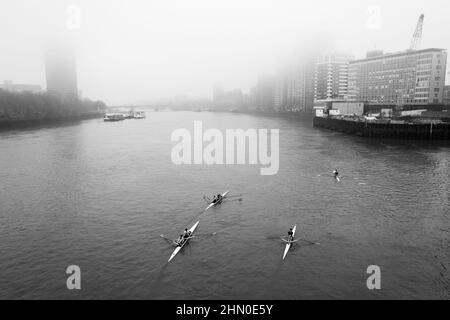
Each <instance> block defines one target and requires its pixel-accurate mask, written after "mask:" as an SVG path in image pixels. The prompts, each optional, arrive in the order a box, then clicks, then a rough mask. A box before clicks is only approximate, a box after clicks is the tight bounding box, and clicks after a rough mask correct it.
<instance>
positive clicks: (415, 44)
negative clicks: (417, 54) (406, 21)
mask: <svg viewBox="0 0 450 320" xmlns="http://www.w3.org/2000/svg"><path fill="white" fill-rule="evenodd" d="M424 17H425V16H424V15H423V14H421V15H420V17H419V21H417V26H416V30H415V31H414V35H413V38H412V41H411V46H410V47H409V49H410V50H416V49H419V47H420V42H421V41H422V29H423V19H424Z"/></svg>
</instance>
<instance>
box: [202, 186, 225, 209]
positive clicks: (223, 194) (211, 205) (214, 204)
mask: <svg viewBox="0 0 450 320" xmlns="http://www.w3.org/2000/svg"><path fill="white" fill-rule="evenodd" d="M228 192H230V191H229V190H227V191H225V192H224V193H222V198H221V199H220V200H219V201H216V202H211V203H210V204H209V205H208V206H207V207H206V209H205V211H207V210H208V209H210V208H212V207H214V206H216V205H218V204H220V203H222V201H223V199H224V198H225V197H226V196H227V194H228Z"/></svg>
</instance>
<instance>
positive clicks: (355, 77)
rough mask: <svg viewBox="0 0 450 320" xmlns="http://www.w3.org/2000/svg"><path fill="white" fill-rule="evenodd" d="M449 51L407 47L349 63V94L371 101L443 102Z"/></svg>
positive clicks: (398, 103)
mask: <svg viewBox="0 0 450 320" xmlns="http://www.w3.org/2000/svg"><path fill="white" fill-rule="evenodd" d="M446 64H447V52H446V51H445V50H443V49H434V48H431V49H423V50H408V51H404V52H398V53H391V54H384V55H375V56H372V57H369V58H365V59H360V60H354V61H351V62H350V64H349V80H348V87H349V88H348V97H349V99H350V100H355V101H363V102H367V103H370V104H391V105H392V104H394V105H397V106H402V105H405V104H433V103H442V99H443V92H444V84H445V71H446Z"/></svg>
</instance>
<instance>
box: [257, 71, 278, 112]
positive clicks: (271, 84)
mask: <svg viewBox="0 0 450 320" xmlns="http://www.w3.org/2000/svg"><path fill="white" fill-rule="evenodd" d="M254 94H255V98H254V100H255V105H256V107H257V108H258V109H261V110H271V109H273V107H274V105H275V103H274V102H275V79H274V77H273V76H271V75H266V74H264V75H259V77H258V82H257V84H256V87H255V91H254Z"/></svg>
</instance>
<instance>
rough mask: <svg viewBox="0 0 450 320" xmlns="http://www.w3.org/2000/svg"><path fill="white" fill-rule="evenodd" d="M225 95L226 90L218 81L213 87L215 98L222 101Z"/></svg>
mask: <svg viewBox="0 0 450 320" xmlns="http://www.w3.org/2000/svg"><path fill="white" fill-rule="evenodd" d="M224 97H225V91H224V89H223V87H222V85H221V84H219V83H216V84H215V85H214V88H213V100H214V101H215V102H219V101H222V100H223V99H224Z"/></svg>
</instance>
